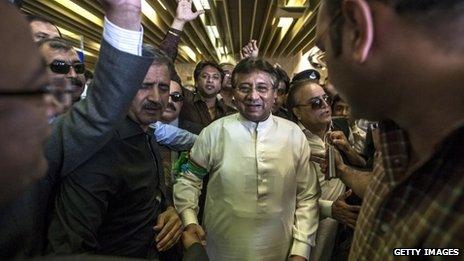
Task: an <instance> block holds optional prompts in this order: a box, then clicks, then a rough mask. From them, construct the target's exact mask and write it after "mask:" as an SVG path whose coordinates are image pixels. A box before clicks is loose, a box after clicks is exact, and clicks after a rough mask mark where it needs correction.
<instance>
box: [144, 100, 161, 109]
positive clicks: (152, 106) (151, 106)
mask: <svg viewBox="0 0 464 261" xmlns="http://www.w3.org/2000/svg"><path fill="white" fill-rule="evenodd" d="M142 108H143V109H144V110H162V109H163V105H162V104H161V103H159V102H150V101H149V102H146V103H144V104H143V105H142Z"/></svg>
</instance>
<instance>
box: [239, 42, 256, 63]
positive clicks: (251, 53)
mask: <svg viewBox="0 0 464 261" xmlns="http://www.w3.org/2000/svg"><path fill="white" fill-rule="evenodd" d="M258 55H259V48H258V45H257V42H256V40H251V41H250V42H249V43H248V44H246V45H245V46H243V48H242V50H241V51H240V59H242V60H243V59H245V58H248V57H252V58H258Z"/></svg>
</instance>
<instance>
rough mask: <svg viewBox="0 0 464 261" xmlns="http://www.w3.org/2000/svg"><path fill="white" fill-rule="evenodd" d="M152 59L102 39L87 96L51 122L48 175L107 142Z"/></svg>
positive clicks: (59, 172) (55, 175)
mask: <svg viewBox="0 0 464 261" xmlns="http://www.w3.org/2000/svg"><path fill="white" fill-rule="evenodd" d="M152 62H153V59H152V58H151V57H143V56H136V55H132V54H129V53H125V52H121V51H119V50H117V49H116V48H114V47H112V46H111V45H110V44H109V43H107V42H106V41H105V40H103V42H102V45H101V49H100V56H99V60H98V62H97V65H96V69H95V78H94V81H93V84H91V85H90V86H89V90H88V94H87V97H86V98H85V99H84V100H82V101H79V102H77V103H75V104H74V105H73V106H72V107H71V109H70V110H69V111H68V112H67V113H66V114H64V115H62V116H60V117H58V118H57V119H56V120H55V122H54V123H53V126H52V135H51V137H50V138H49V140H48V142H47V148H46V157H47V159H48V161H49V175H48V178H50V179H57V178H59V177H60V176H64V175H66V174H67V173H70V172H71V171H72V170H74V169H75V168H76V167H77V166H79V165H80V164H82V163H83V162H85V161H86V160H87V159H88V158H90V157H91V156H92V155H93V154H94V153H95V152H96V151H98V150H99V149H100V148H101V147H102V146H103V145H104V144H105V143H106V142H108V140H109V138H110V135H111V132H112V131H113V130H114V128H115V126H116V125H117V123H118V122H120V121H121V120H122V119H124V117H125V116H126V114H127V111H128V108H129V105H130V103H131V101H132V99H133V98H134V97H135V94H136V92H137V91H138V89H139V86H141V84H142V82H143V79H144V78H145V75H146V73H147V71H148V68H149V67H150V65H151V64H152Z"/></svg>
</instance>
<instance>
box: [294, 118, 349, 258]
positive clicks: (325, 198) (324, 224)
mask: <svg viewBox="0 0 464 261" xmlns="http://www.w3.org/2000/svg"><path fill="white" fill-rule="evenodd" d="M299 126H300V128H301V129H302V130H303V133H304V134H305V135H306V138H307V139H308V143H309V146H310V147H311V151H316V152H318V153H325V150H326V147H325V146H326V145H325V142H324V141H323V140H322V139H321V138H320V137H319V136H317V135H316V134H313V133H312V132H310V131H309V130H308V129H306V128H305V127H304V126H303V125H302V124H301V123H300V124H299ZM310 164H311V165H313V167H314V168H315V169H316V173H317V177H318V179H319V183H320V187H321V198H320V199H319V207H320V211H321V216H320V217H321V221H320V222H319V230H318V232H317V238H316V242H317V243H316V247H315V248H314V249H313V250H312V251H311V259H312V260H318V261H325V260H330V259H331V257H332V251H333V247H334V244H335V237H336V234H337V227H338V222H337V221H336V220H335V219H332V218H331V217H332V204H333V202H334V201H335V200H337V198H338V197H339V196H340V195H341V194H342V193H343V192H344V191H345V189H346V186H345V184H344V183H343V182H342V181H341V180H340V179H338V178H333V179H330V180H326V179H325V174H324V173H322V171H321V167H320V166H319V164H318V163H315V162H311V163H310Z"/></svg>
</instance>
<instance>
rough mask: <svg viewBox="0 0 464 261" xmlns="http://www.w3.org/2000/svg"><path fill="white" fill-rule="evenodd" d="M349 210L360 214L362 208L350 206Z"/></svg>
mask: <svg viewBox="0 0 464 261" xmlns="http://www.w3.org/2000/svg"><path fill="white" fill-rule="evenodd" d="M348 210H349V211H351V212H355V213H359V211H360V210H361V206H357V205H348Z"/></svg>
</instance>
